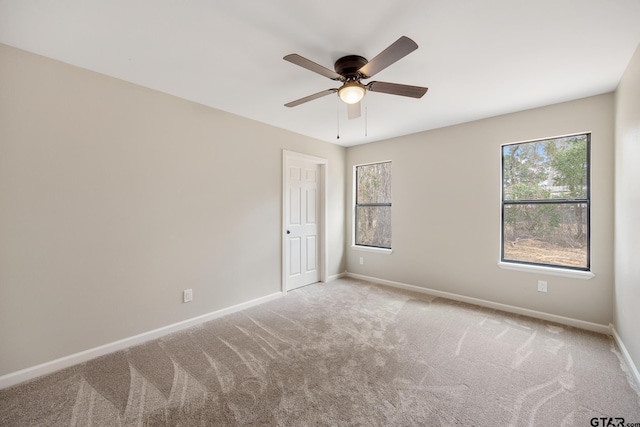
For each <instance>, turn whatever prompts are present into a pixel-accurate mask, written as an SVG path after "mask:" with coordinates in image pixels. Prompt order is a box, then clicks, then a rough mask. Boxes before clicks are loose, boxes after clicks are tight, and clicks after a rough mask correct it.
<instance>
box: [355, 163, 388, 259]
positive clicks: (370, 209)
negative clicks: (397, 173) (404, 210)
mask: <svg viewBox="0 0 640 427" xmlns="http://www.w3.org/2000/svg"><path fill="white" fill-rule="evenodd" d="M355 169H356V171H355V172H356V177H355V179H356V197H355V199H356V203H355V227H354V229H355V244H356V245H359V246H371V247H376V248H386V249H391V162H384V163H373V164H368V165H360V166H356V168H355Z"/></svg>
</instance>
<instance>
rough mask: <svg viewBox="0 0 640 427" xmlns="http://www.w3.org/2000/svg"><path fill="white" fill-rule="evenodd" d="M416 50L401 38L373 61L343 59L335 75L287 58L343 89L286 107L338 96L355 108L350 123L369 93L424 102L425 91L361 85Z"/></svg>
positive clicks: (296, 57) (301, 59)
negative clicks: (334, 94) (338, 83)
mask: <svg viewBox="0 0 640 427" xmlns="http://www.w3.org/2000/svg"><path fill="white" fill-rule="evenodd" d="M417 48H418V45H417V44H416V42H414V41H413V40H411V39H410V38H409V37H405V36H402V37H400V38H399V39H398V40H396V41H395V42H394V43H392V44H391V45H390V46H389V47H387V48H386V49H385V50H383V51H382V52H380V53H379V54H378V55H377V56H376V57H375V58H373V59H372V60H371V61H367V59H366V58H364V57H362V56H359V55H347V56H343V57H342V58H340V59H338V60H337V61H336V62H335V64H334V68H335V71H333V70H330V69H328V68H326V67H324V66H322V65H320V64H317V63H315V62H313V61H311V60H309V59H307V58H304V57H302V56H300V55H298V54H295V53H293V54H290V55H287V56H285V57H284V58H283V59H284V60H285V61H289V62H291V63H292V64H296V65H298V66H300V67H303V68H306V69H307V70H309V71H313V72H314V73H318V74H320V75H323V76H325V77H328V78H330V79H331V80H336V81H340V82H342V86H340V88H338V89H335V88H331V89H327V90H324V91H322V92H318V93H315V94H313V95H309V96H306V97H304V98H300V99H297V100H295V101H292V102H289V103H287V104H285V106H286V107H295V106H297V105H300V104H304V103H305V102H309V101H312V100H314V99H318V98H321V97H323V96H326V95H329V94H332V93H335V92H338V96H339V97H340V99H341V100H342V101H344V102H345V103H346V104H347V105H348V106H352V107H354V108H351V107H350V110H349V119H354V118H357V117H360V101H361V100H362V98H363V97H364V96H365V94H366V92H367V91H369V92H380V93H387V94H390V95H399V96H407V97H410V98H422V96H423V95H424V94H425V93H426V92H427V88H426V87H421V86H409V85H403V84H397V83H387V82H377V81H373V82H369V83H367V84H363V83H362V80H366V79H370V78H371V77H373V76H374V75H375V74H377V73H379V72H380V71H382V70H384V69H385V68H387V67H388V66H390V65H391V64H393V63H395V62H396V61H399V60H400V59H402V58H404V57H405V56H407V55H408V54H410V53H411V52H413V51H414V50H416V49H417Z"/></svg>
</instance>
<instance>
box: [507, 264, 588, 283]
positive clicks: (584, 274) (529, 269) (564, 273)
mask: <svg viewBox="0 0 640 427" xmlns="http://www.w3.org/2000/svg"><path fill="white" fill-rule="evenodd" d="M498 267H500V268H503V269H505V270H516V271H524V272H526V273H537V274H548V275H550V276H560V277H569V278H571V279H582V280H589V279H592V278H594V277H596V275H595V274H593V273H592V272H590V271H577V270H569V269H566V268H554V267H542V266H538V265H526V264H516V263H511V262H498Z"/></svg>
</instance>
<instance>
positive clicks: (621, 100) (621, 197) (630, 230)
mask: <svg viewBox="0 0 640 427" xmlns="http://www.w3.org/2000/svg"><path fill="white" fill-rule="evenodd" d="M615 106H616V121H615V130H616V149H615V164H616V174H615V179H616V193H615V211H616V217H615V222H616V230H615V242H616V246H615V277H616V284H615V307H616V309H615V321H614V325H615V327H616V330H617V331H618V333H619V334H620V337H621V338H622V341H623V342H624V344H625V347H626V348H627V350H628V351H629V354H630V356H631V358H632V359H633V361H634V362H635V365H636V367H638V368H640V332H638V331H639V329H640V45H639V46H638V49H637V50H636V53H635V55H634V56H633V58H632V59H631V62H630V63H629V66H628V67H627V70H626V72H625V74H624V76H623V77H622V80H621V81H620V84H619V86H618V89H617V91H616V99H615Z"/></svg>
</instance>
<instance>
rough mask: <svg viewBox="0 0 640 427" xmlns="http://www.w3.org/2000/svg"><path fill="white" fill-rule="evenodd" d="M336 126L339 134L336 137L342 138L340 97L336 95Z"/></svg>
mask: <svg viewBox="0 0 640 427" xmlns="http://www.w3.org/2000/svg"><path fill="white" fill-rule="evenodd" d="M336 126H337V128H338V129H337V135H338V136H336V139H340V97H339V96H336Z"/></svg>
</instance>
